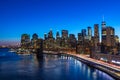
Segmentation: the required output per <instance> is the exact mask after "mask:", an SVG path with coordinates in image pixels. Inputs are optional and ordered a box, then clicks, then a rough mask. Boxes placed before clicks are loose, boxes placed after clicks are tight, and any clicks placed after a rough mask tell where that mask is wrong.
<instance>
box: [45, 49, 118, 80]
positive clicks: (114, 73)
mask: <svg viewBox="0 0 120 80" xmlns="http://www.w3.org/2000/svg"><path fill="white" fill-rule="evenodd" d="M43 53H46V54H53V55H69V56H71V57H74V58H75V59H77V60H79V61H81V62H83V63H85V64H87V65H88V66H92V67H94V68H96V69H98V70H101V71H103V72H105V73H107V74H108V75H110V76H111V77H113V78H114V79H115V80H120V66H119V68H115V67H113V66H111V64H109V63H106V62H102V61H100V60H96V59H92V58H89V57H87V56H85V55H80V54H72V53H64V52H54V51H43ZM99 62H100V63H99Z"/></svg>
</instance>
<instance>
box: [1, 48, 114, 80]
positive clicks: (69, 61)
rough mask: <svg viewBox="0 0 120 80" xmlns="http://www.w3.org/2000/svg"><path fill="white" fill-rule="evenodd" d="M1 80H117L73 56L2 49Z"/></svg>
mask: <svg viewBox="0 0 120 80" xmlns="http://www.w3.org/2000/svg"><path fill="white" fill-rule="evenodd" d="M0 80H115V79H114V78H112V77H111V76H109V75H108V74H106V73H104V72H102V71H100V70H98V69H95V68H93V67H91V66H88V65H86V64H84V63H82V62H80V61H78V60H76V59H75V58H73V57H70V56H64V55H61V56H60V55H51V54H44V55H43V58H37V57H36V55H18V54H16V53H14V52H9V49H7V48H1V49H0Z"/></svg>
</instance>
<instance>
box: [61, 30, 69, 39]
mask: <svg viewBox="0 0 120 80" xmlns="http://www.w3.org/2000/svg"><path fill="white" fill-rule="evenodd" d="M62 38H65V39H67V38H68V30H62Z"/></svg>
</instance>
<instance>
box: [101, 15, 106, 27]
mask: <svg viewBox="0 0 120 80" xmlns="http://www.w3.org/2000/svg"><path fill="white" fill-rule="evenodd" d="M102 19H103V20H102V24H101V26H102V28H105V27H106V22H105V17H104V15H103V16H102Z"/></svg>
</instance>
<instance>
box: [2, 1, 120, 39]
mask: <svg viewBox="0 0 120 80" xmlns="http://www.w3.org/2000/svg"><path fill="white" fill-rule="evenodd" d="M103 16H104V18H105V21H106V23H107V25H108V26H113V27H114V28H115V33H116V34H117V35H118V36H119V37H120V0H0V41H2V40H5V41H14V40H18V41H19V40H20V37H21V34H23V33H28V34H30V35H31V36H32V34H33V33H37V34H38V35H39V37H41V38H43V36H44V33H48V32H49V30H50V29H52V30H53V33H54V35H55V34H56V31H59V32H60V33H61V30H62V29H67V30H69V33H73V34H75V35H76V37H77V33H79V32H81V29H87V27H88V26H91V27H92V29H93V25H94V24H96V23H97V24H99V26H100V28H101V22H102V20H103V19H102V18H103Z"/></svg>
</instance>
